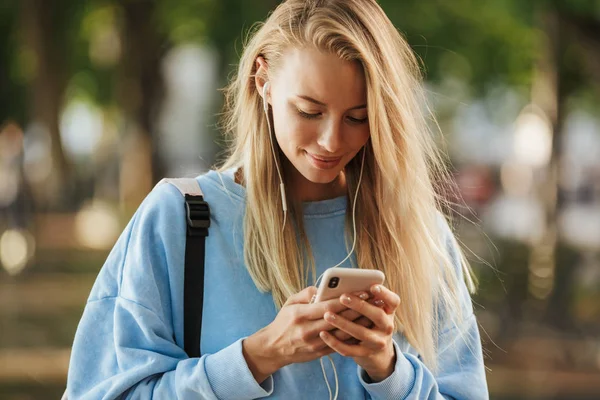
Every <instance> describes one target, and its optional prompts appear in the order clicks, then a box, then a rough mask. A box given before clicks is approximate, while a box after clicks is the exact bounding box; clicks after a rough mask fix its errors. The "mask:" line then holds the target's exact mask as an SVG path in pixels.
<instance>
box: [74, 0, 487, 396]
mask: <svg viewBox="0 0 600 400" xmlns="http://www.w3.org/2000/svg"><path fill="white" fill-rule="evenodd" d="M226 96H227V98H226V99H227V103H226V111H227V112H226V114H225V115H226V120H225V124H224V126H225V128H226V131H227V133H228V134H230V135H231V146H230V149H229V150H230V152H229V156H228V158H227V160H226V162H225V163H224V164H223V165H222V166H221V167H220V168H218V169H217V170H214V171H210V172H208V173H207V174H205V175H202V176H199V177H198V178H197V181H198V183H199V185H200V187H201V188H202V191H203V192H204V198H205V200H206V201H207V202H208V204H209V205H210V207H211V227H210V228H209V229H210V235H209V236H208V237H207V239H206V257H205V268H206V269H205V286H204V313H203V322H202V334H201V354H202V356H201V357H199V358H188V357H187V355H186V353H185V352H184V350H183V348H182V343H183V339H182V338H183V304H182V302H183V296H182V291H183V271H184V253H185V232H186V225H185V213H184V207H183V204H184V203H183V201H184V200H183V197H182V196H181V194H180V193H179V192H178V191H177V189H176V188H174V187H173V186H171V185H161V186H159V187H157V188H155V189H154V190H153V191H152V192H151V193H150V194H149V196H148V197H147V198H146V199H145V201H144V202H143V204H142V205H141V206H140V208H139V209H138V211H137V212H136V214H135V216H134V217H133V218H132V220H131V222H130V223H129V225H128V226H127V228H126V229H125V231H124V232H123V234H122V235H121V237H120V238H119V240H118V242H117V243H116V245H115V247H114V249H113V251H112V252H111V254H110V255H109V257H108V259H107V261H106V264H105V265H104V267H103V268H102V270H101V271H100V274H99V276H98V279H97V281H96V283H95V285H94V287H93V290H92V292H91V295H90V298H89V300H88V303H87V305H86V308H85V311H84V314H83V317H82V320H81V322H80V325H79V328H78V331H77V334H76V336H75V341H74V345H73V350H72V356H71V365H70V369H69V377H68V395H69V398H71V399H100V398H102V399H114V398H117V397H119V398H127V399H130V398H131V399H138V398H139V399H148V398H160V399H253V398H261V397H272V398H279V399H326V398H327V397H328V396H329V398H331V397H332V395H331V393H328V386H329V382H331V383H332V384H333V382H335V381H337V383H338V386H337V389H338V390H339V394H338V396H339V398H341V399H359V398H360V399H362V398H372V399H442V398H444V399H449V398H452V399H477V400H481V399H486V398H487V397H488V394H487V387H486V381H485V374H484V366H483V360H482V351H481V343H480V338H479V333H478V329H477V322H476V319H475V316H474V314H473V309H472V305H471V299H470V295H469V291H468V290H467V287H468V286H469V287H470V288H471V289H472V286H473V284H472V279H471V275H470V272H469V268H468V266H467V264H466V262H465V260H464V257H463V256H462V253H461V250H460V249H459V247H458V246H457V245H456V241H455V240H454V236H453V235H452V233H451V231H450V229H449V228H448V224H447V223H446V220H445V218H444V217H443V216H442V214H441V212H440V210H442V209H443V207H442V206H443V199H441V197H440V196H439V195H438V194H437V191H436V185H437V183H439V182H443V180H444V179H447V173H446V172H445V170H444V168H443V163H442V162H441V159H440V157H439V156H438V153H437V152H436V150H435V146H434V144H433V142H432V139H431V137H430V134H429V132H428V131H427V126H426V118H427V116H425V115H423V114H422V110H423V109H424V107H423V100H424V99H423V91H422V86H421V77H420V74H419V68H418V63H417V61H416V59H415V56H414V55H413V53H412V52H411V49H410V47H409V46H408V44H407V43H406V42H405V41H404V40H403V38H402V37H401V36H400V35H399V34H398V32H397V31H396V29H395V28H394V26H393V25H392V23H391V22H390V21H389V19H388V18H387V17H386V15H385V14H384V12H383V11H382V10H381V8H380V7H379V6H378V5H377V3H376V2H375V0H325V1H318V0H288V1H286V2H284V3H283V4H281V5H279V6H278V7H277V9H276V10H275V11H274V12H273V13H272V14H271V15H270V17H269V18H268V19H267V21H266V22H265V23H264V24H263V25H262V26H261V27H260V28H259V29H258V30H257V31H256V32H255V34H254V35H253V37H252V39H251V40H250V41H249V43H248V44H247V46H246V47H245V50H244V53H243V55H242V59H241V62H240V65H239V70H238V73H237V77H236V78H235V79H234V80H233V81H232V82H231V84H230V86H229V87H228V89H227V92H226ZM434 183H435V184H434ZM281 184H283V186H282V185H281ZM282 187H283V191H284V193H285V194H282ZM348 255H350V257H348ZM341 261H343V262H342V263H341V265H339V267H340V268H363V269H378V270H381V271H383V272H384V273H385V276H386V281H385V284H384V285H376V286H374V287H372V288H370V290H369V292H363V293H347V294H344V295H343V296H341V297H340V298H339V299H338V298H335V299H333V300H328V301H326V302H320V303H311V298H312V296H313V295H314V294H315V291H316V289H315V287H314V284H315V282H316V280H317V278H318V277H319V276H320V275H321V274H322V273H323V271H324V270H325V269H327V268H329V267H332V266H336V265H338V264H340V262H341ZM465 281H466V282H467V283H468V284H466V283H465ZM328 355H329V356H331V359H332V361H333V365H334V366H335V369H333V368H331V365H330V364H329V363H324V364H321V363H320V359H321V357H324V356H328ZM322 366H327V367H328V368H326V369H324V368H322ZM323 375H325V376H323ZM335 375H337V377H336V376H335ZM325 378H327V380H326V379H325ZM333 397H336V396H333Z"/></svg>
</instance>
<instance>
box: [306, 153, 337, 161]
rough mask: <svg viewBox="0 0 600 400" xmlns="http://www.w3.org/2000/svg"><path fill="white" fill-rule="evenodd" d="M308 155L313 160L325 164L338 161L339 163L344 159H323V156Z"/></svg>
mask: <svg viewBox="0 0 600 400" xmlns="http://www.w3.org/2000/svg"><path fill="white" fill-rule="evenodd" d="M307 153H308V152H307ZM308 155H309V156H311V157H312V158H314V159H315V160H318V161H323V162H336V161H339V160H341V159H342V157H336V158H327V157H321V156H318V155H316V154H311V153H308Z"/></svg>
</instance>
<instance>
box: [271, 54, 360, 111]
mask: <svg viewBox="0 0 600 400" xmlns="http://www.w3.org/2000/svg"><path fill="white" fill-rule="evenodd" d="M276 80H277V82H276V84H277V85H278V86H280V90H283V91H286V92H293V93H290V94H294V95H306V96H310V97H313V98H315V99H318V100H319V101H321V102H323V103H326V104H328V103H330V102H334V103H340V102H342V103H347V104H350V103H351V105H350V106H349V107H352V106H355V105H356V104H359V103H361V102H362V103H364V102H365V100H366V87H365V78H364V73H363V71H362V68H361V66H360V64H359V63H358V62H355V61H346V60H342V59H341V58H339V57H338V56H336V55H335V54H332V53H329V52H324V51H321V50H318V49H315V48H294V49H290V50H287V51H286V52H285V53H283V54H282V59H281V64H280V66H279V68H278V71H276Z"/></svg>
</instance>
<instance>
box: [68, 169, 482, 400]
mask: <svg viewBox="0 0 600 400" xmlns="http://www.w3.org/2000/svg"><path fill="white" fill-rule="evenodd" d="M197 179H198V182H199V184H200V186H201V188H202V191H203V192H204V195H205V200H206V201H207V202H208V203H209V205H210V209H211V227H210V228H209V229H210V233H209V236H208V237H207V239H206V258H205V260H206V262H205V265H206V266H205V268H206V275H205V277H206V278H205V289H204V311H203V322H202V337H201V346H202V347H201V353H202V357H200V358H188V357H187V355H186V353H185V352H184V351H183V271H184V254H185V251H184V250H185V242H186V241H185V232H186V224H185V212H184V202H183V197H182V196H181V194H180V193H179V192H178V190H177V189H176V188H175V187H173V186H172V185H169V184H165V185H161V186H159V187H157V188H155V189H154V190H153V191H152V192H151V193H150V194H149V195H148V197H147V198H146V199H145V200H144V202H143V203H142V204H141V206H140V207H139V209H138V210H137V212H136V213H135V215H134V216H133V218H132V219H131V221H130V222H129V224H128V225H127V227H126V228H125V230H124V231H123V233H122V234H121V236H120V238H119V239H118V241H117V243H116V244H115V246H114V248H113V250H112V251H111V253H110V255H109V256H108V258H107V260H106V263H105V264H104V266H103V267H102V269H101V271H100V273H99V275H98V278H97V280H96V282H95V284H94V287H93V288H92V291H91V294H90V296H89V299H88V302H87V304H86V307H85V310H84V313H83V316H82V318H81V321H80V323H79V327H78V329H77V333H76V335H75V339H74V343H73V348H72V354H71V362H70V367H69V375H68V384H67V393H68V396H69V399H71V400H75V399H115V398H124V399H152V398H154V399H254V398H261V397H270V398H274V399H317V400H319V399H328V398H329V393H328V391H327V386H326V384H325V380H324V378H323V375H322V371H321V365H320V363H319V360H315V361H312V362H307V363H300V364H292V365H288V366H286V367H284V368H282V369H280V370H278V371H277V372H275V373H274V374H273V375H272V376H270V377H268V378H267V379H266V380H265V381H264V382H263V383H262V384H258V383H257V382H256V380H255V379H254V377H253V376H252V373H251V372H250V370H249V368H248V365H247V363H246V361H245V359H244V357H243V355H242V341H243V340H244V338H245V337H247V336H249V335H252V334H253V333H254V332H256V331H258V330H259V329H261V328H263V327H264V326H266V325H268V324H269V323H270V322H272V321H273V319H274V318H275V316H276V314H277V310H276V308H275V305H274V303H273V299H272V296H271V294H270V293H261V292H260V291H258V289H257V288H256V286H255V285H254V283H253V282H252V279H251V278H250V275H249V274H248V272H247V270H246V267H245V265H244V257H243V217H244V210H245V189H244V188H243V187H242V186H240V185H238V184H237V183H235V181H234V180H233V171H232V170H231V171H227V172H226V173H221V174H218V173H217V172H214V171H211V172H208V173H207V174H205V175H202V176H199V177H198V178H197ZM345 213H346V198H345V197H339V198H335V199H331V200H324V201H317V202H311V203H305V207H304V220H305V224H306V227H305V228H306V231H307V235H308V238H309V240H310V243H311V246H312V250H313V254H314V257H315V261H316V265H317V273H318V274H321V273H322V272H323V271H324V270H325V269H326V268H328V267H331V266H334V265H335V264H337V263H338V262H339V261H341V260H342V259H344V258H345V257H346V255H347V251H346V247H345V244H344V224H345ZM440 232H441V234H445V235H447V238H448V240H447V243H448V245H449V246H453V244H452V243H453V242H452V241H451V240H449V238H450V236H449V235H450V233H449V230H448V227H447V225H445V224H444V226H443V227H442V228H441V229H440ZM452 249H453V248H452V247H450V249H449V250H450V251H452ZM343 266H344V267H351V264H350V262H346V263H345V264H344V265H343ZM461 282H462V281H461ZM460 290H461V294H462V299H463V305H464V307H465V310H467V314H466V315H468V316H469V317H468V318H467V319H466V320H465V323H464V325H463V326H460V327H457V326H453V327H443V329H442V330H441V334H440V336H439V353H438V362H439V371H438V372H437V373H436V374H435V375H434V374H432V373H431V372H430V370H429V369H428V368H427V367H426V366H425V365H424V364H423V363H422V362H421V359H420V357H419V355H418V353H417V352H416V351H415V349H414V348H413V347H411V346H410V345H409V344H408V342H407V340H406V339H405V338H404V337H403V336H402V334H396V335H394V346H395V350H396V354H397V361H396V365H395V370H394V372H393V373H392V375H391V376H389V377H388V378H387V379H385V380H384V381H381V382H378V383H368V382H369V380H368V376H367V375H366V373H365V371H364V370H362V369H361V368H360V367H358V366H357V365H356V363H355V362H354V361H353V360H352V358H347V357H342V356H340V355H338V354H336V353H334V354H333V355H332V357H333V360H334V362H335V366H336V368H337V373H338V378H339V397H338V398H339V399H344V400H345V399H369V398H371V399H457V400H458V399H474V400H482V399H487V398H488V394H487V386H486V381H485V374H484V366H483V360H482V353H481V343H480V338H479V333H478V328H477V322H476V319H475V316H474V315H473V312H472V305H471V300H470V296H469V294H468V292H467V290H466V287H465V286H464V284H462V286H461V287H460ZM324 365H325V367H326V371H327V375H328V379H329V382H330V383H331V384H333V382H334V377H333V371H332V368H331V364H330V363H329V362H328V360H324Z"/></svg>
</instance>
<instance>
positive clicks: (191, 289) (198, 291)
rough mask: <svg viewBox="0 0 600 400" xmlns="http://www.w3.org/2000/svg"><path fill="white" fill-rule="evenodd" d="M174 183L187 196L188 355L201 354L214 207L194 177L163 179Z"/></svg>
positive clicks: (185, 338)
mask: <svg viewBox="0 0 600 400" xmlns="http://www.w3.org/2000/svg"><path fill="white" fill-rule="evenodd" d="M165 182H166V183H170V184H172V185H174V186H175V187H176V188H177V189H179V191H180V192H181V194H182V195H183V196H184V198H185V211H186V223H187V232H186V243H185V273H184V288H183V346H184V350H185V352H186V353H187V355H188V357H200V333H201V332H202V306H203V302H204V250H205V241H206V236H208V228H209V227H210V208H209V207H208V203H206V202H205V201H204V195H203V193H202V190H201V189H200V185H198V181H196V179H194V178H176V179H163V180H162V181H160V182H159V184H161V183H165Z"/></svg>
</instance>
